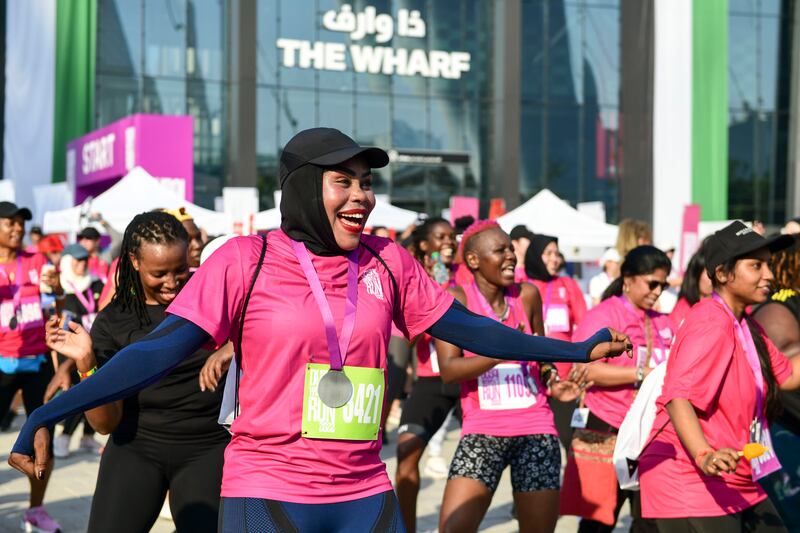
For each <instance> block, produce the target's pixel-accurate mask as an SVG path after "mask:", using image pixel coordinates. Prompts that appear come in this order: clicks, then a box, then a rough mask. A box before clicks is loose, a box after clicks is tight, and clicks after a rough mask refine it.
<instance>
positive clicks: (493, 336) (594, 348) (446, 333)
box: [428, 300, 632, 362]
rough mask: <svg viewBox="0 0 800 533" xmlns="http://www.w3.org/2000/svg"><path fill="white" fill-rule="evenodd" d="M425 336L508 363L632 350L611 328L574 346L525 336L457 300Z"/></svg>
mask: <svg viewBox="0 0 800 533" xmlns="http://www.w3.org/2000/svg"><path fill="white" fill-rule="evenodd" d="M428 333H430V335H431V336H432V337H436V338H437V339H441V340H443V341H446V342H449V343H450V344H454V345H456V346H458V347H459V348H462V349H465V350H469V351H471V352H474V353H478V354H481V355H485V356H487V357H495V358H497V359H507V360H511V361H553V362H558V361H563V362H587V361H593V360H596V359H602V358H603V357H615V356H617V355H620V354H622V353H624V352H626V351H630V350H631V349H632V345H631V343H630V339H628V337H627V336H626V335H623V334H621V333H619V332H616V331H613V330H611V329H601V330H600V331H598V332H597V333H595V334H594V335H593V336H591V337H590V338H588V339H586V340H585V341H583V342H578V343H570V342H565V341H559V340H556V339H548V338H547V337H539V336H531V335H527V334H525V333H522V332H521V331H518V330H516V329H512V328H509V327H507V326H504V325H502V324H500V323H499V322H497V321H495V320H492V319H491V318H487V317H483V316H480V315H477V314H475V313H473V312H472V311H470V310H468V309H467V308H466V307H464V306H463V305H462V304H460V303H459V302H458V301H457V300H456V301H453V304H452V305H451V306H450V308H449V309H448V310H447V312H445V314H444V315H443V316H442V317H441V318H440V319H439V320H438V321H437V322H436V323H435V324H433V326H431V327H430V328H429V329H428Z"/></svg>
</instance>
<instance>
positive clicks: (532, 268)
mask: <svg viewBox="0 0 800 533" xmlns="http://www.w3.org/2000/svg"><path fill="white" fill-rule="evenodd" d="M551 242H554V243H556V244H558V238H557V237H552V236H550V235H539V234H534V235H533V236H532V237H531V244H530V245H529V246H528V250H527V251H526V252H525V274H527V275H528V277H529V278H531V279H535V280H538V281H551V280H554V279H556V276H553V275H551V274H550V273H549V272H548V271H547V267H546V266H545V265H544V261H542V254H543V253H544V249H545V248H547V245H548V244H550V243H551Z"/></svg>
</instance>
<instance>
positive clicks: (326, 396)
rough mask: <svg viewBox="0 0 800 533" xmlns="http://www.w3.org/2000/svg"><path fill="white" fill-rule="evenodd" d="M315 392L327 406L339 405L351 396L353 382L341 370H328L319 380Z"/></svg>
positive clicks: (347, 400)
mask: <svg viewBox="0 0 800 533" xmlns="http://www.w3.org/2000/svg"><path fill="white" fill-rule="evenodd" d="M317 393H318V394H319V399H320V400H322V403H324V404H325V405H327V406H328V407H333V408H334V409H336V408H337V407H341V406H343V405H344V404H346V403H347V402H349V401H350V398H352V397H353V383H352V382H351V381H350V378H348V377H347V376H345V374H344V372H342V371H341V370H329V371H328V372H327V373H326V374H325V375H324V376H322V379H320V380H319V385H318V386H317Z"/></svg>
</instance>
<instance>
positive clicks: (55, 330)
mask: <svg viewBox="0 0 800 533" xmlns="http://www.w3.org/2000/svg"><path fill="white" fill-rule="evenodd" d="M67 327H68V328H69V331H67V330H65V329H64V328H63V327H62V325H61V320H60V319H59V318H58V317H57V316H52V317H50V319H49V320H48V321H47V324H45V343H46V344H47V346H48V347H49V348H50V349H51V350H55V351H56V352H58V353H60V354H61V355H63V356H65V357H69V358H70V359H72V360H73V361H76V362H77V361H81V360H86V359H88V358H90V357H92V338H91V337H90V336H89V333H88V332H87V331H86V330H85V329H83V327H82V326H81V325H80V324H78V323H77V322H71V321H70V322H69V323H68V326H67Z"/></svg>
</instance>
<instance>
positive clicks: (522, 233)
mask: <svg viewBox="0 0 800 533" xmlns="http://www.w3.org/2000/svg"><path fill="white" fill-rule="evenodd" d="M508 236H509V237H511V240H512V241H516V240H517V239H528V240H529V241H530V240H533V232H532V231H531V230H529V229H528V228H527V227H526V226H524V225H522V224H519V225H518V226H514V227H513V228H511V233H509V234H508Z"/></svg>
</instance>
